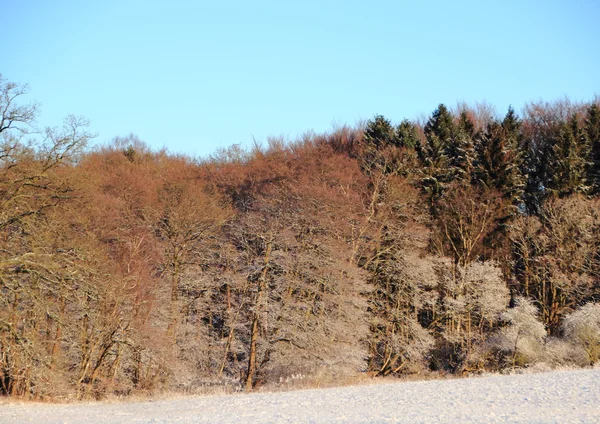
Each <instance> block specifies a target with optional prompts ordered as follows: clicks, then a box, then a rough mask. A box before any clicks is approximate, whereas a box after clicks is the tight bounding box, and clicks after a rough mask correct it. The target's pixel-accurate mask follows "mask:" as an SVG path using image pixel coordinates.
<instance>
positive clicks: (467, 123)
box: [446, 111, 476, 183]
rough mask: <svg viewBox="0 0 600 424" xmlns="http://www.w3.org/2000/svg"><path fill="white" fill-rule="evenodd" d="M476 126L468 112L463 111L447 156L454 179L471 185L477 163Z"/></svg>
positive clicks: (450, 141)
mask: <svg viewBox="0 0 600 424" xmlns="http://www.w3.org/2000/svg"><path fill="white" fill-rule="evenodd" d="M475 133H476V131H475V124H474V123H473V121H472V120H471V118H470V117H469V115H468V114H467V112H466V111H462V112H461V114H460V116H459V119H458V125H456V127H455V131H454V134H452V136H451V137H450V140H449V143H448V146H447V149H446V150H447V154H448V157H449V159H450V167H451V173H452V177H453V179H455V180H460V181H462V182H463V183H469V182H470V181H471V180H472V176H473V167H474V163H475V148H474V137H475Z"/></svg>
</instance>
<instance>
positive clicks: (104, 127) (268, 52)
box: [0, 0, 600, 156]
mask: <svg viewBox="0 0 600 424" xmlns="http://www.w3.org/2000/svg"><path fill="white" fill-rule="evenodd" d="M0 9H1V10H2V17H1V24H0V37H1V39H2V40H3V41H4V42H3V49H2V50H3V52H2V54H1V55H0V73H2V74H3V75H4V77H5V78H7V79H8V80H11V81H17V82H22V83H28V84H29V86H30V88H31V94H30V95H29V98H31V99H36V100H38V101H39V102H40V103H41V105H42V113H41V116H40V119H39V123H40V125H43V126H46V125H58V124H60V122H61V121H62V119H63V118H64V117H65V116H66V115H67V114H69V113H74V114H77V115H85V116H86V117H87V118H89V119H90V120H91V123H92V125H91V129H92V131H94V132H96V133H98V137H97V139H96V141H97V142H100V143H105V142H107V141H108V140H110V139H112V138H113V137H115V136H124V135H127V134H129V133H134V134H137V135H138V136H139V137H140V138H141V139H142V140H144V141H145V142H147V143H148V144H149V145H150V146H152V147H154V148H161V147H166V148H167V149H168V150H169V151H171V152H175V153H185V154H190V155H198V156H206V155H208V154H211V153H213V152H215V150H216V149H217V148H220V147H227V146H230V145H232V144H236V143H239V144H242V145H250V144H251V143H252V140H253V139H255V140H257V141H258V142H264V141H265V140H266V139H267V137H269V136H283V137H285V138H287V139H295V138H296V137H297V136H299V135H301V134H302V133H304V132H306V131H309V130H314V131H316V132H322V131H327V130H330V129H331V128H332V126H333V125H335V124H337V125H341V124H349V125H355V124H356V123H357V122H358V121H359V120H364V119H369V118H372V117H373V116H374V115H375V114H383V115H385V116H386V117H388V118H390V119H391V120H392V121H394V122H399V121H400V120H401V119H402V118H405V117H406V118H417V117H419V116H420V115H423V114H427V115H429V114H430V113H431V112H432V111H433V110H434V109H435V107H436V106H437V105H438V104H439V103H446V104H447V105H449V106H454V105H456V103H457V102H458V101H466V102H468V103H474V102H478V101H486V102H488V103H490V104H492V105H494V106H495V107H496V108H497V109H498V111H499V112H501V113H503V112H504V111H505V110H506V108H507V107H508V105H509V104H512V105H513V106H514V107H515V108H516V109H517V110H520V109H521V107H522V106H523V105H524V104H525V103H526V102H527V101H531V100H539V99H543V100H554V99H557V98H561V97H564V96H569V98H571V100H575V101H582V100H584V101H587V100H591V99H592V98H593V96H594V95H595V94H600V53H599V52H600V47H599V46H600V24H599V22H600V2H597V1H591V0H590V1H577V0H572V1H552V0H546V1H534V0H531V1H484V0H481V1H429V2H416V1H411V2H405V1H369V2H367V1H360V2H358V1H326V0H323V1H312V0H306V1H298V2H286V1H260V0H258V1H252V2H243V1H220V2H215V1H211V2H204V1H177V0H172V1H169V2H153V1H126V0H120V1H113V0H103V1H41V0H40V1H32V0H20V1H12V0H0Z"/></svg>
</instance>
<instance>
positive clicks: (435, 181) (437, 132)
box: [417, 104, 455, 199]
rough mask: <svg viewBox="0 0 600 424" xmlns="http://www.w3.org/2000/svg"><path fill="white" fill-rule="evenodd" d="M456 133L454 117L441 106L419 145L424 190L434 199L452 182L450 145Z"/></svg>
mask: <svg viewBox="0 0 600 424" xmlns="http://www.w3.org/2000/svg"><path fill="white" fill-rule="evenodd" d="M454 133H455V126H454V123H453V121H452V115H451V114H450V112H449V111H448V109H447V108H446V106H444V105H443V104H440V105H439V106H438V108H437V109H436V110H435V111H434V112H433V114H432V115H431V118H429V120H428V121H427V124H426V125H425V140H424V142H423V143H420V144H418V145H417V154H418V157H419V160H420V161H421V164H422V167H423V169H422V172H423V174H424V175H423V182H422V184H423V189H424V190H425V192H427V193H428V194H429V195H430V196H431V198H432V199H435V198H436V197H439V196H440V195H441V194H442V192H443V187H444V185H445V184H446V183H448V182H450V181H451V179H452V178H451V172H450V171H451V168H450V167H451V164H450V159H449V157H448V145H449V144H450V139H451V138H452V136H453V134H454Z"/></svg>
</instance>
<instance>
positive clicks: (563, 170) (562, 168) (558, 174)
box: [547, 115, 587, 197]
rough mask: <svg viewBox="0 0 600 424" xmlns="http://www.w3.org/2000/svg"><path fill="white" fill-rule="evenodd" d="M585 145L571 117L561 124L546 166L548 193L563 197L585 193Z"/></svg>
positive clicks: (580, 131)
mask: <svg viewBox="0 0 600 424" xmlns="http://www.w3.org/2000/svg"><path fill="white" fill-rule="evenodd" d="M586 156H587V152H586V145H585V137H584V133H583V129H582V128H581V126H580V125H579V122H578V121H577V117H576V116H575V115H573V116H572V117H571V119H569V122H566V123H563V124H561V127H560V131H559V133H558V136H557V137H556V138H555V139H554V140H553V142H552V147H551V150H550V155H549V161H548V165H549V167H550V169H551V172H550V173H549V175H548V182H547V189H548V191H549V193H551V194H553V195H557V196H559V197H565V196H568V195H570V194H573V193H583V192H585V191H586V189H587V187H586V168H587V166H586V165H587V162H586Z"/></svg>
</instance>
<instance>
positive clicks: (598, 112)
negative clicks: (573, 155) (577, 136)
mask: <svg viewBox="0 0 600 424" xmlns="http://www.w3.org/2000/svg"><path fill="white" fill-rule="evenodd" d="M584 136H585V138H586V144H587V147H588V149H589V150H588V156H587V158H588V168H587V180H588V181H587V182H588V184H589V186H590V194H591V195H594V196H597V195H600V107H598V104H597V103H593V104H592V105H591V106H590V107H589V108H588V110H587V114H586V118H585V124H584Z"/></svg>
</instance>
